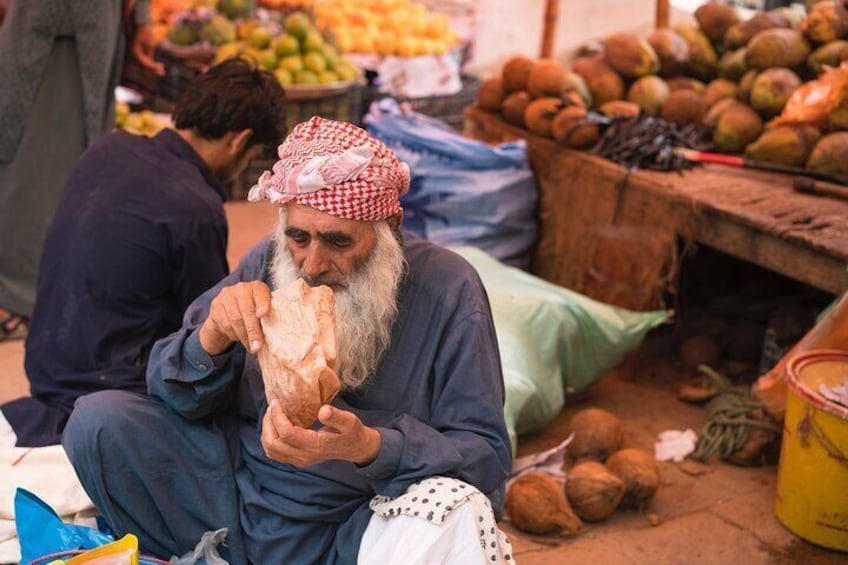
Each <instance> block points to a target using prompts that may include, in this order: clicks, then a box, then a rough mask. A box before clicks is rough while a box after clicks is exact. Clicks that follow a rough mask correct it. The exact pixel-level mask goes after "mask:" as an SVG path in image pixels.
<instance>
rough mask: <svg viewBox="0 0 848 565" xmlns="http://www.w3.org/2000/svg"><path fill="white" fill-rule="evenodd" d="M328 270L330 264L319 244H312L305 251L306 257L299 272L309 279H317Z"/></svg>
mask: <svg viewBox="0 0 848 565" xmlns="http://www.w3.org/2000/svg"><path fill="white" fill-rule="evenodd" d="M329 269H330V262H329V261H328V260H327V257H326V254H325V253H324V250H323V249H322V248H321V244H320V243H317V242H316V243H313V244H311V245H310V246H309V248H308V249H307V250H306V257H304V259H303V265H302V266H301V270H302V271H303V274H304V275H306V276H307V277H309V278H310V279H317V278H319V277H320V276H321V275H323V274H324V273H326V272H327V271H328V270H329Z"/></svg>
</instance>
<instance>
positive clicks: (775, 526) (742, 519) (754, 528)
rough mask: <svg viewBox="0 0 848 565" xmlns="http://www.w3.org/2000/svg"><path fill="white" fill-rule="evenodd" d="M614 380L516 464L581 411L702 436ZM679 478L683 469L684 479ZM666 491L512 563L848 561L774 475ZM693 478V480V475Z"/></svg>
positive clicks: (14, 371)
mask: <svg viewBox="0 0 848 565" xmlns="http://www.w3.org/2000/svg"><path fill="white" fill-rule="evenodd" d="M228 215H229V218H230V222H231V224H230V225H231V228H230V229H231V231H230V258H231V261H235V260H237V258H238V257H240V256H241V254H242V253H243V251H244V250H245V249H246V248H247V247H249V246H250V245H251V244H252V242H254V241H256V239H258V238H259V237H261V236H262V235H264V234H265V233H268V231H269V229H270V228H271V226H272V225H273V222H274V213H273V211H272V210H271V209H269V208H267V207H264V206H258V205H248V204H244V203H236V204H235V205H230V207H229V209H228ZM634 366H635V365H633V364H631V365H628V367H627V368H623V369H619V370H616V371H613V372H611V373H610V374H609V375H607V376H606V377H605V378H604V379H602V380H601V381H600V382H599V383H597V384H596V385H595V386H594V387H593V388H592V389H590V391H589V392H588V394H587V395H585V396H584V397H583V398H581V399H579V400H574V399H571V400H569V401H568V404H567V406H566V408H565V410H563V412H562V413H561V414H560V415H559V416H558V417H557V418H556V419H555V420H554V421H553V422H552V423H551V424H550V425H549V426H548V427H547V428H546V429H545V430H544V431H543V432H542V433H539V434H537V435H534V436H532V437H524V438H520V440H519V453H518V455H525V454H528V453H533V452H537V451H542V450H544V449H547V448H550V447H553V446H554V445H556V444H558V443H559V442H560V441H562V439H564V438H565V437H566V436H567V432H568V421H569V418H570V417H571V415H572V414H574V412H576V411H577V410H579V409H581V408H584V407H587V406H597V407H601V408H606V409H607V410H610V411H611V412H613V413H615V414H616V415H618V416H619V417H620V418H621V419H622V421H623V422H624V424H625V426H626V429H627V432H626V442H627V444H628V445H630V446H633V447H639V448H642V449H645V450H652V448H653V447H652V446H653V442H654V439H655V438H656V436H657V434H658V433H659V432H661V431H663V430H667V429H685V428H692V429H694V430H696V431H698V430H700V428H701V426H702V425H703V423H704V418H705V416H704V411H703V409H702V408H700V407H697V406H691V405H687V404H684V403H681V402H679V401H678V400H677V398H676V395H675V392H676V390H677V386H678V384H679V383H678V382H677V378H678V376H677V373H676V372H675V371H673V370H669V368H668V366H667V365H664V364H657V363H654V362H652V360H651V359H645V358H643V359H642V361H641V368H637V369H634V368H633V367H634ZM27 392H28V389H27V385H26V380H25V378H24V374H23V342H21V341H13V342H6V343H0V402H4V401H6V400H10V399H13V398H17V397H19V396H23V395H25V394H27ZM684 469H686V470H688V471H689V472H686V471H685V470H684ZM660 471H661V473H662V483H661V487H660V490H659V492H658V494H657V496H656V498H655V499H654V500H653V501H652V503H651V504H650V506H649V508H648V509H647V512H653V513H655V514H656V515H657V516H658V517H659V518H660V520H661V523H660V524H659V525H658V526H655V527H654V526H651V525H650V524H649V523H648V522H647V520H646V519H645V517H644V516H643V515H642V513H640V512H621V511H619V512H618V513H616V514H615V515H614V516H613V518H611V519H610V520H608V521H606V522H604V523H599V524H587V525H586V526H585V527H584V530H583V531H582V532H581V533H580V534H579V535H578V536H576V537H574V538H558V537H540V536H528V535H523V534H520V533H518V532H516V531H515V530H513V529H512V528H511V527H510V525H509V524H508V523H504V524H502V527H503V528H504V529H505V530H506V531H507V532H508V533H509V534H510V537H511V539H512V542H513V545H514V548H515V554H516V557H517V561H518V563H520V564H522V565H550V564H554V563H600V564H607V563H610V564H616V565H617V564H645V565H658V564H665V563H668V564H677V563H681V564H683V563H685V564H687V565H698V564H712V563H715V564H729V563H746V564H750V565H756V564H772V563H774V564H777V563H780V564H783V563H792V564H795V563H798V564H807V563H816V564H821V565H830V564H834V565H836V564H844V563H846V562H848V555H846V554H844V553H836V552H833V551H828V550H825V549H821V548H819V547H816V546H814V545H811V544H809V543H807V542H805V541H803V540H801V539H799V538H797V537H796V536H794V535H793V534H792V533H790V532H789V531H787V530H786V529H784V528H783V527H782V526H781V525H780V523H779V522H778V521H777V520H776V519H775V517H774V512H773V506H774V493H775V482H776V478H777V467H775V466H772V467H766V468H740V467H734V466H731V465H726V464H722V463H711V464H709V465H706V466H701V467H695V466H692V465H691V464H690V465H687V466H685V467H684V466H681V465H680V464H674V463H661V464H660ZM693 473H694V474H693Z"/></svg>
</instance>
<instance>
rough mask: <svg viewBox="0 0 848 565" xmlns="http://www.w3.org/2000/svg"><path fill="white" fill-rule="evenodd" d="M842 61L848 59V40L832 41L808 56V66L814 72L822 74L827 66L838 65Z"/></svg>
mask: <svg viewBox="0 0 848 565" xmlns="http://www.w3.org/2000/svg"><path fill="white" fill-rule="evenodd" d="M842 61H848V41H844V40H837V41H831V42H830V43H827V44H825V45H822V46H821V47H819V48H818V49H816V50H815V51H813V52H812V53H811V54H810V56H809V57H807V68H808V69H810V71H811V72H812V73H813V74H815V75H820V74H822V73H823V72H824V68H825V66H828V67H838V66H839V64H840V63H842Z"/></svg>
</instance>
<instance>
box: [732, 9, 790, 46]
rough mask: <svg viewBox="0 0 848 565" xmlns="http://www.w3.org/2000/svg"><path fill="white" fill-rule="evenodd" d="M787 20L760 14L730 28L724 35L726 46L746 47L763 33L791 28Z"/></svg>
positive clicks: (774, 15) (768, 14)
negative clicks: (768, 30)
mask: <svg viewBox="0 0 848 565" xmlns="http://www.w3.org/2000/svg"><path fill="white" fill-rule="evenodd" d="M789 27H791V26H790V25H789V22H788V21H787V20H786V18H784V17H782V16H780V15H778V14H773V13H768V12H758V13H757V14H755V15H754V16H752V17H751V18H749V19H747V20H745V21H744V22H739V23H738V24H736V25H733V26H731V27H730V29H728V30H727V33H725V34H724V46H725V47H726V48H728V49H739V48H740V47H745V46H746V45H747V44H748V42H749V41H751V38H752V37H754V36H755V35H757V34H758V33H760V32H761V31H764V30H767V29H773V28H789Z"/></svg>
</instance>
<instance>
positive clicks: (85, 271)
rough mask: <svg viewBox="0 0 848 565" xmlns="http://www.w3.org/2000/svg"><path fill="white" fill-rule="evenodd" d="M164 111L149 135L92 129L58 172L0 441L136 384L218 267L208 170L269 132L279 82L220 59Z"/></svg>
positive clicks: (215, 192) (238, 164)
mask: <svg viewBox="0 0 848 565" xmlns="http://www.w3.org/2000/svg"><path fill="white" fill-rule="evenodd" d="M173 118H174V124H175V127H176V131H174V130H172V129H165V130H162V131H161V132H160V133H159V134H158V135H156V137H154V138H146V137H142V136H135V135H131V134H128V133H126V132H116V133H112V134H110V135H108V136H105V137H103V138H101V139H100V140H98V141H97V142H95V143H94V144H93V145H92V146H91V147H90V148H89V149H88V150H87V151H86V152H85V153H84V154H83V156H82V157H81V159H80V161H79V163H78V165H77V166H76V168H75V170H74V171H73V172H72V173H71V176H70V177H69V179H68V182H67V184H66V186H65V191H64V193H63V195H62V199H61V201H60V204H59V207H58V209H57V212H56V215H55V217H54V219H53V223H52V225H51V227H50V231H49V232H48V235H47V239H46V241H45V244H44V251H43V253H42V256H41V266H40V269H39V277H38V287H37V296H36V304H35V310H34V312H33V316H32V320H31V324H30V329H29V335H28V336H27V340H26V357H25V367H26V374H27V378H28V379H29V382H30V390H31V395H32V396H31V397H27V398H21V399H18V400H15V401H12V402H10V403H7V404H5V405H3V406H2V407H0V410H1V411H2V415H0V444H2V445H6V446H9V445H15V441H16V442H17V445H18V446H32V447H37V446H44V445H51V444H57V443H59V441H60V438H61V434H62V430H63V428H64V426H65V423H66V422H67V419H68V415H69V414H70V413H71V409H72V408H73V405H74V401H75V400H76V399H77V398H78V397H79V396H82V395H84V394H88V393H90V392H94V391H98V390H104V389H122V390H131V391H134V392H146V390H147V385H146V382H145V369H146V367H147V358H148V356H149V354H150V350H151V348H152V347H153V343H154V342H155V341H156V340H157V339H159V338H161V337H163V336H166V335H168V334H170V333H172V332H174V331H175V330H177V329H179V327H180V320H181V318H182V315H183V312H184V311H185V309H186V307H187V306H188V305H189V304H191V302H192V301H193V300H194V299H195V298H197V297H198V296H199V295H200V294H201V293H202V292H204V291H206V290H207V289H209V288H210V287H212V286H213V285H215V284H216V283H217V282H218V281H220V280H221V278H222V277H224V276H226V274H227V273H228V272H229V269H228V266H227V256H226V251H227V222H226V217H225V215H224V207H223V203H224V200H225V197H226V196H225V192H224V187H223V185H222V183H224V182H227V181H228V180H230V179H232V178H233V177H235V176H236V175H238V174H239V173H240V172H241V171H242V170H244V168H245V167H246V166H247V165H248V163H249V162H250V161H251V159H253V158H254V157H255V156H256V155H257V154H258V153H259V152H261V151H262V150H263V149H265V148H267V147H276V146H277V145H278V144H279V143H280V142H281V141H282V138H283V137H284V135H285V98H284V94H283V90H282V88H281V87H280V85H279V83H278V82H277V81H276V79H275V78H274V76H273V75H271V74H270V73H267V72H263V71H259V70H257V69H256V68H254V67H253V66H251V65H250V64H249V63H247V62H246V61H243V60H230V61H226V62H224V63H221V64H220V65H218V66H216V67H213V68H211V69H210V70H209V71H208V72H206V73H204V74H202V75H200V76H199V77H197V78H196V79H195V80H194V81H192V82H191V83H190V84H189V85H188V87H187V89H186V91H185V92H184V93H183V95H182V97H181V98H180V101H179V102H178V104H177V107H176V109H175V111H174V116H173ZM58 133H59V134H61V132H58ZM45 166H49V164H45ZM7 422H8V423H7ZM10 427H11V429H9V428H10ZM4 430H5V439H4Z"/></svg>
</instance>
